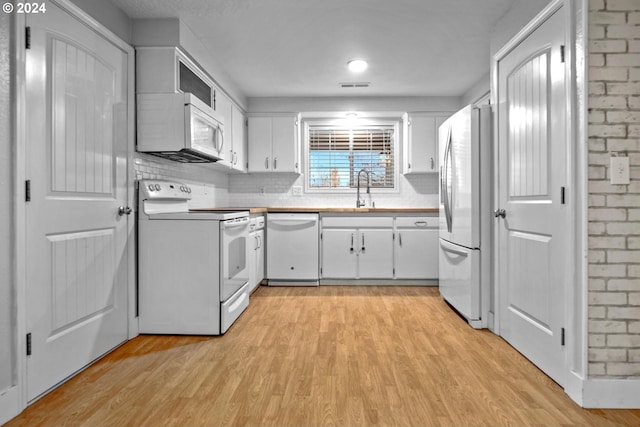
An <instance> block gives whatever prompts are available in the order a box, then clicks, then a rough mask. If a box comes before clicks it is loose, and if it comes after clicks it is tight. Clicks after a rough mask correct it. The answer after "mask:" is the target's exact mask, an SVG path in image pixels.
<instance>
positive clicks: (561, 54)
mask: <svg viewBox="0 0 640 427" xmlns="http://www.w3.org/2000/svg"><path fill="white" fill-rule="evenodd" d="M560 62H563V63H564V45H560Z"/></svg>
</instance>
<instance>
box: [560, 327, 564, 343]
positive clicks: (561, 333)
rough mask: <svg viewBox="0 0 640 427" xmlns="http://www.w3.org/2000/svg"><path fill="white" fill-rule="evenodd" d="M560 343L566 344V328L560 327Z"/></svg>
mask: <svg viewBox="0 0 640 427" xmlns="http://www.w3.org/2000/svg"><path fill="white" fill-rule="evenodd" d="M560 345H562V346H564V328H562V329H560Z"/></svg>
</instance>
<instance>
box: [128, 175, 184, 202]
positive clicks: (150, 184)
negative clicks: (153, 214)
mask: <svg viewBox="0 0 640 427" xmlns="http://www.w3.org/2000/svg"><path fill="white" fill-rule="evenodd" d="M139 188H140V195H141V196H142V197H141V199H142V200H189V199H191V187H189V186H188V185H186V184H182V183H180V182H174V181H165V180H159V179H157V180H142V181H140V187H139Z"/></svg>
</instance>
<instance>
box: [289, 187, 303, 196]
mask: <svg viewBox="0 0 640 427" xmlns="http://www.w3.org/2000/svg"><path fill="white" fill-rule="evenodd" d="M291 194H292V195H294V196H302V187H301V186H300V185H294V186H293V187H291Z"/></svg>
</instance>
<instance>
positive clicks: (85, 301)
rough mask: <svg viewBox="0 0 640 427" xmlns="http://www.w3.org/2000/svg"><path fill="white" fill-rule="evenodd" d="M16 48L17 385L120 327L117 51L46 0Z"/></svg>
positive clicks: (121, 166) (33, 384)
mask: <svg viewBox="0 0 640 427" xmlns="http://www.w3.org/2000/svg"><path fill="white" fill-rule="evenodd" d="M27 25H28V26H29V27H30V31H31V45H30V48H29V49H27V53H26V96H27V101H26V118H25V120H26V122H27V126H26V127H27V129H26V136H27V137H26V141H27V146H26V158H27V163H26V177H27V179H28V180H29V181H30V198H31V200H30V201H27V202H26V216H27V218H26V224H27V230H26V258H27V259H26V263H27V269H26V270H27V271H26V296H27V307H26V311H27V332H28V333H29V334H30V347H31V348H30V351H31V355H28V356H27V394H28V399H29V400H33V399H34V398H36V397H38V396H39V395H41V394H42V393H43V392H45V391H47V390H48V389H49V388H51V387H53V386H55V385H56V384H57V383H59V382H60V381H62V380H64V379H65V378H67V377H68V376H69V375H71V374H73V373H75V372H77V371H78V370H79V369H81V368H83V367H84V366H86V365H87V364H88V363H90V362H91V361H93V360H95V359H96V358H98V357H99V356H101V355H102V354H104V353H105V352H107V351H109V350H110V349H112V348H114V347H115V346H117V345H118V344H120V343H122V342H123V341H125V340H126V339H127V327H128V325H127V317H128V308H127V299H128V298H127V290H128V289H127V276H128V273H127V271H128V270H127V269H128V268H129V266H128V265H127V256H126V250H127V249H126V248H127V229H128V226H127V221H129V220H132V218H131V219H129V217H128V216H127V215H126V214H125V215H120V214H119V207H120V206H123V207H126V204H127V168H128V158H127V141H128V122H127V114H128V113H127V84H128V81H127V75H128V74H127V67H128V65H127V61H128V56H127V53H126V52H124V51H123V50H122V49H120V48H118V47H117V46H115V45H114V44H112V43H111V42H109V41H108V40H106V39H105V38H103V37H102V36H100V35H99V34H98V33H97V32H96V31H94V30H92V29H91V28H89V27H88V26H86V25H85V24H83V23H82V22H80V21H79V20H77V19H76V18H75V17H73V16H71V15H70V14H69V13H67V12H66V11H64V10H63V9H61V8H59V7H57V6H56V5H55V4H54V3H52V2H47V10H46V13H45V14H41V15H29V16H28V18H27Z"/></svg>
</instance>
